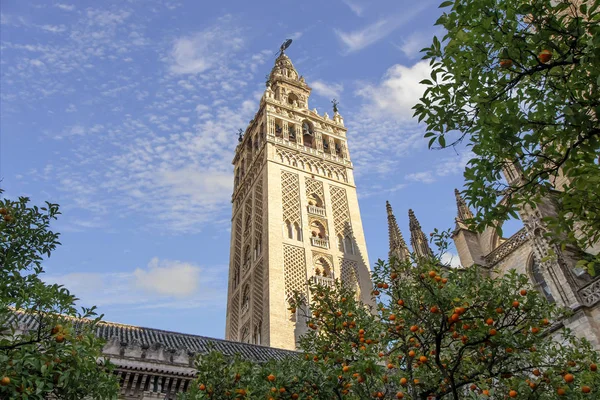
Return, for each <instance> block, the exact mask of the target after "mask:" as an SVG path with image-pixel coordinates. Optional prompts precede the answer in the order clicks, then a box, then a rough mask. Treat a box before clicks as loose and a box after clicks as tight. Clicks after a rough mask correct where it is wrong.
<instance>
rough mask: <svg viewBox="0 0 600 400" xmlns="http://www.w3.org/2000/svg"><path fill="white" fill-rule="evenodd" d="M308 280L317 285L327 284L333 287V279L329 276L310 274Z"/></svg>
mask: <svg viewBox="0 0 600 400" xmlns="http://www.w3.org/2000/svg"><path fill="white" fill-rule="evenodd" d="M310 281H311V282H312V283H315V284H317V285H321V286H328V287H333V286H334V284H335V279H333V278H330V277H328V276H319V275H315V276H311V277H310Z"/></svg>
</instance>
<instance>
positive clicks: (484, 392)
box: [481, 389, 490, 396]
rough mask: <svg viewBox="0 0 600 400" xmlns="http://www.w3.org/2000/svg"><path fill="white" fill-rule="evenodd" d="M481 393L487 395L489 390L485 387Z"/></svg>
mask: <svg viewBox="0 0 600 400" xmlns="http://www.w3.org/2000/svg"><path fill="white" fill-rule="evenodd" d="M481 393H482V394H483V395H484V396H489V395H490V391H489V390H487V389H483V390H482V391H481Z"/></svg>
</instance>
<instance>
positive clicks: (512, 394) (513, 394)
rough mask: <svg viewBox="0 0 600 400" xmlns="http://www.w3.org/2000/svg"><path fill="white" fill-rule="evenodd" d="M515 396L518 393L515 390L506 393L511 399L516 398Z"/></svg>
mask: <svg viewBox="0 0 600 400" xmlns="http://www.w3.org/2000/svg"><path fill="white" fill-rule="evenodd" d="M517 394H518V393H517V391H516V390H511V391H510V392H508V395H509V396H510V397H513V398H514V397H517Z"/></svg>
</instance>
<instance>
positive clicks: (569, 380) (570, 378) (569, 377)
mask: <svg viewBox="0 0 600 400" xmlns="http://www.w3.org/2000/svg"><path fill="white" fill-rule="evenodd" d="M563 379H564V380H565V382H567V383H572V382H573V381H574V380H575V377H574V376H573V374H565V376H564V377H563Z"/></svg>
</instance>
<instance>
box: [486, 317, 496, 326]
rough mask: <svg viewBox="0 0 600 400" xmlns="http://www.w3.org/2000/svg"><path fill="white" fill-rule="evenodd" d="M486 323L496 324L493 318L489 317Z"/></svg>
mask: <svg viewBox="0 0 600 400" xmlns="http://www.w3.org/2000/svg"><path fill="white" fill-rule="evenodd" d="M485 323H486V324H488V325H494V320H493V319H491V318H488V319H486V320H485Z"/></svg>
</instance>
